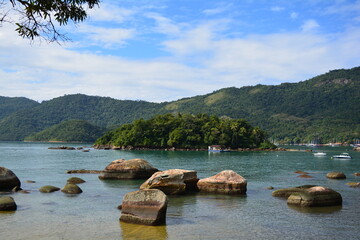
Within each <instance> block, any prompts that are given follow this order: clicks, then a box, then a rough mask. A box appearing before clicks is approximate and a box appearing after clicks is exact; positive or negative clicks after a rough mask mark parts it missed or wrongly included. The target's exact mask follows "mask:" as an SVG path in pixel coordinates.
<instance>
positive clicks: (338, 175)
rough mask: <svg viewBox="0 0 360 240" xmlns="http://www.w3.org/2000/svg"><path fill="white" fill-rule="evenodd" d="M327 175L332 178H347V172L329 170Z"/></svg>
mask: <svg viewBox="0 0 360 240" xmlns="http://www.w3.org/2000/svg"><path fill="white" fill-rule="evenodd" d="M326 177H327V178H330V179H346V176H345V174H344V173H342V172H329V173H328V174H326Z"/></svg>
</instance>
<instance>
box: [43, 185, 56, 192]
mask: <svg viewBox="0 0 360 240" xmlns="http://www.w3.org/2000/svg"><path fill="white" fill-rule="evenodd" d="M59 190H60V188H58V187H54V186H51V185H46V186H42V187H41V188H40V189H39V191H40V192H42V193H51V192H56V191H59Z"/></svg>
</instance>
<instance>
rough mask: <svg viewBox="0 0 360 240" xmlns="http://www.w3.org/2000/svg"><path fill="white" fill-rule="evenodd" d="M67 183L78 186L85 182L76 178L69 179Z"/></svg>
mask: <svg viewBox="0 0 360 240" xmlns="http://www.w3.org/2000/svg"><path fill="white" fill-rule="evenodd" d="M67 182H68V183H75V184H79V183H84V182H86V181H85V180H83V179H81V178H78V177H71V178H69V179H68V180H67Z"/></svg>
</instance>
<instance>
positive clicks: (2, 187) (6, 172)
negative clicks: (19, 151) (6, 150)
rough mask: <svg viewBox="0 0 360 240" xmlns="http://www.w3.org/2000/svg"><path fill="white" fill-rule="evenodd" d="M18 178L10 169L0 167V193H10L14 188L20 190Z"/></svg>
mask: <svg viewBox="0 0 360 240" xmlns="http://www.w3.org/2000/svg"><path fill="white" fill-rule="evenodd" d="M20 186H21V182H20V180H19V178H18V177H17V176H16V175H15V173H13V172H12V171H11V170H10V169H7V168H5V167H0V191H11V190H12V189H14V188H15V187H17V188H20Z"/></svg>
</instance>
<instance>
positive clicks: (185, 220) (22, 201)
mask: <svg viewBox="0 0 360 240" xmlns="http://www.w3.org/2000/svg"><path fill="white" fill-rule="evenodd" d="M57 145H59V144H50V143H49V144H42V143H14V142H12V143H6V142H2V143H0V166H4V167H7V168H9V169H11V170H12V171H13V172H15V174H16V175H17V176H18V177H19V178H20V180H21V182H22V188H23V189H25V190H29V191H30V193H29V194H24V193H14V194H12V195H11V196H12V197H13V198H14V199H15V201H16V203H17V205H18V210H17V211H16V212H13V213H4V212H2V213H0V222H1V231H0V239H77V240H78V239H300V238H301V239H359V236H360V229H359V227H358V224H359V222H358V221H359V219H360V218H359V216H360V208H359V203H360V188H350V187H348V186H347V185H346V183H347V182H360V177H356V176H354V175H353V173H355V172H360V153H356V152H353V151H351V148H348V149H346V148H322V149H321V150H322V151H326V152H328V155H327V156H326V157H314V156H313V155H312V153H308V152H241V153H240V152H239V153H235V152H234V153H233V152H230V153H211V154H209V153H208V152H195V151H192V152H172V151H169V152H167V151H113V150H109V151H105V150H93V149H92V150H90V152H81V151H67V150H48V147H49V146H57ZM70 146H75V147H76V146H77V145H74V144H71V145H70ZM78 146H82V145H78ZM346 150H349V152H350V154H351V155H352V156H353V159H351V160H331V159H330V156H332V155H334V154H338V153H341V152H344V151H346ZM119 158H124V159H132V158H143V159H145V160H147V161H149V162H150V163H151V164H152V165H153V166H155V167H157V168H159V169H161V170H166V169H173V168H181V169H189V170H196V171H197V172H198V177H199V178H205V177H209V176H212V175H214V174H216V173H218V172H220V171H222V170H225V169H232V170H234V171H236V172H237V173H239V174H240V175H242V176H243V177H245V178H246V179H247V181H248V191H247V195H246V196H240V197H239V196H226V195H212V194H200V193H199V194H191V195H185V196H170V199H169V205H168V212H167V224H166V226H159V227H147V226H139V225H132V224H124V223H120V222H119V217H120V211H119V210H118V209H117V206H118V205H120V204H121V202H122V198H123V196H124V195H125V194H126V193H127V192H130V191H135V190H137V189H138V187H139V186H140V185H141V183H142V182H143V181H142V180H140V181H139V180H126V181H101V180H99V179H98V177H97V175H96V174H71V175H70V174H66V170H69V169H95V170H101V169H104V168H105V166H106V165H107V164H108V163H109V162H111V161H113V160H115V159H119ZM296 170H302V171H306V172H308V173H309V175H311V176H312V177H313V178H306V179H305V178H299V177H297V176H298V175H297V174H295V173H294V171H296ZM330 171H342V172H344V173H345V174H346V176H347V179H346V180H330V179H327V178H326V177H325V175H326V173H328V172H330ZM73 176H77V177H80V178H82V179H84V180H86V183H83V184H80V185H79V186H80V187H81V188H82V190H83V193H82V194H79V195H76V196H69V195H66V194H64V193H62V192H60V191H59V192H55V193H50V194H43V193H40V192H39V191H38V189H39V188H40V187H41V186H44V185H54V186H57V187H60V188H62V187H63V186H64V185H65V183H66V180H67V179H68V178H70V177H73ZM27 180H33V181H35V183H27V182H26V181H27ZM304 184H314V185H321V186H326V187H330V188H332V189H334V190H336V191H338V192H339V193H341V195H342V196H343V206H342V207H337V208H316V209H311V210H309V209H301V208H300V209H299V208H292V207H289V206H287V204H286V201H285V200H282V199H278V198H274V197H272V196H271V192H272V190H268V189H267V187H269V186H273V187H274V188H275V189H278V188H284V187H293V186H298V185H304Z"/></svg>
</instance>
